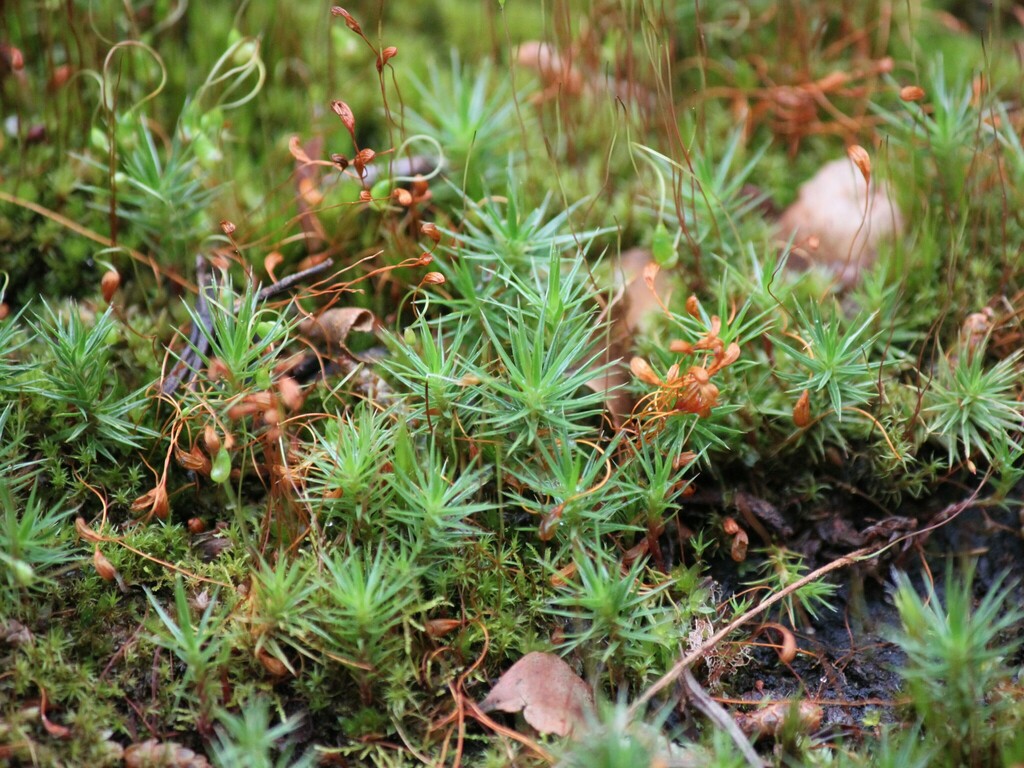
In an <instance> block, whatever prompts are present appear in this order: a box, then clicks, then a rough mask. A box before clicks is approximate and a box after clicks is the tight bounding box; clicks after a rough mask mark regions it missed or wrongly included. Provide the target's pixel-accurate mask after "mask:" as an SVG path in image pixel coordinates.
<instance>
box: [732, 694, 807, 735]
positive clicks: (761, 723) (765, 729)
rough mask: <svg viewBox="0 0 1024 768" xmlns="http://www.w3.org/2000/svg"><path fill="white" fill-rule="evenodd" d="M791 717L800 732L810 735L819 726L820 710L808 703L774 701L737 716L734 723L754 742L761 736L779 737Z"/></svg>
mask: <svg viewBox="0 0 1024 768" xmlns="http://www.w3.org/2000/svg"><path fill="white" fill-rule="evenodd" d="M791 713H792V714H791ZM791 716H792V717H794V718H795V719H796V722H795V724H796V726H797V727H798V729H799V730H800V731H802V732H803V733H811V732H812V731H816V730H817V729H818V726H820V725H821V717H822V709H821V707H819V706H818V705H817V704H812V703H811V702H809V701H801V702H799V703H794V702H791V701H775V702H772V703H771V704H768V705H767V706H764V707H762V708H761V709H756V710H754V711H753V712H747V713H745V714H740V715H737V716H736V723H737V724H738V725H739V727H740V729H741V730H742V731H743V732H744V733H745V734H747V735H748V736H750V737H751V738H752V739H753V740H754V741H756V740H757V739H759V738H761V737H763V736H772V737H777V736H779V735H780V734H781V733H782V732H783V728H784V726H785V725H786V724H787V722H792V721H791V720H790V717H791Z"/></svg>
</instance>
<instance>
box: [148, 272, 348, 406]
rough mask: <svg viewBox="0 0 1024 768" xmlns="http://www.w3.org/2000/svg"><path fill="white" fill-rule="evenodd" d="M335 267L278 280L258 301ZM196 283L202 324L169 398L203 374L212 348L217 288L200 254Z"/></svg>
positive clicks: (173, 377)
mask: <svg viewBox="0 0 1024 768" xmlns="http://www.w3.org/2000/svg"><path fill="white" fill-rule="evenodd" d="M333 265H334V262H333V261H332V260H331V259H325V260H324V261H322V262H320V263H319V264H317V265H316V266H313V267H310V268H309V269H304V270H302V271H301V272H296V273H295V274H293V275H289V276H288V277H286V278H284V279H282V280H278V281H277V282H276V283H273V284H271V285H268V286H267V287H266V288H263V289H261V290H260V291H259V292H258V293H257V294H256V298H257V300H259V301H266V300H267V299H269V298H270V297H272V296H276V295H277V294H279V293H283V292H284V291H287V290H288V289H290V288H291V287H292V286H294V285H296V284H298V283H300V282H302V281H303V280H306V279H308V278H310V277H312V276H313V275H316V274H319V273H320V272H323V271H324V270H326V269H329V268H330V267H332V266H333ZM196 281H197V282H198V283H199V293H198V296H197V297H196V315H197V316H198V318H199V322H198V323H193V324H192V330H191V331H190V332H189V335H188V344H187V346H186V348H185V349H184V350H183V351H182V354H181V357H180V358H179V360H178V363H177V364H176V365H175V366H174V371H173V372H172V373H171V374H170V375H169V376H168V377H167V378H166V379H164V382H163V384H162V385H161V386H160V391H161V392H162V393H163V394H164V395H165V396H170V395H173V394H174V392H175V391H176V390H177V389H178V387H180V386H181V385H182V384H185V385H188V384H190V383H191V382H192V380H193V379H194V378H195V377H196V376H197V375H198V374H199V361H200V360H201V359H202V357H203V355H205V354H206V352H207V351H208V350H209V348H210V334H211V332H212V328H213V317H212V314H211V312H210V301H209V293H208V292H209V289H210V288H211V287H212V286H213V285H214V282H213V280H212V279H211V277H210V271H209V264H208V263H207V261H206V259H205V258H204V257H203V256H202V255H201V254H200V255H198V256H196Z"/></svg>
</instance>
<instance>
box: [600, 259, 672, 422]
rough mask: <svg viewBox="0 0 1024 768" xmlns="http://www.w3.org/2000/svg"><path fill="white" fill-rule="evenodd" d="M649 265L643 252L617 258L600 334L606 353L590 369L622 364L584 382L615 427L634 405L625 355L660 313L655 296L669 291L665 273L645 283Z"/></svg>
mask: <svg viewBox="0 0 1024 768" xmlns="http://www.w3.org/2000/svg"><path fill="white" fill-rule="evenodd" d="M652 264H654V261H653V259H652V257H651V253H650V251H647V250H645V249H643V248H631V249H630V250H628V251H625V252H624V253H623V254H622V255H621V256H620V257H619V261H618V264H617V268H616V270H615V274H614V289H615V296H614V298H613V299H612V300H611V302H610V304H609V310H610V313H611V327H610V329H609V330H602V332H601V343H602V344H606V345H607V346H606V352H605V354H604V356H602V358H601V359H600V360H595V361H594V363H593V364H592V365H591V368H595V369H596V368H598V367H599V366H601V365H604V364H605V363H607V362H613V363H621V364H620V365H616V366H615V367H613V368H610V369H608V370H606V371H605V372H603V373H602V374H600V375H599V376H595V377H594V378H593V379H591V380H590V381H588V382H587V386H588V387H589V388H590V389H592V390H593V391H594V392H602V393H605V407H606V408H607V409H608V413H609V415H610V416H611V420H612V424H613V426H615V427H619V426H621V425H622V424H623V423H624V422H625V421H626V419H628V418H629V416H630V414H631V413H632V412H633V406H634V405H635V403H636V401H635V399H634V397H633V395H632V393H630V392H629V390H628V388H627V385H628V384H629V381H630V378H629V374H628V372H627V370H626V366H625V365H624V363H625V356H626V353H627V352H628V351H629V350H630V349H632V348H633V344H634V341H633V337H634V336H635V335H636V333H637V332H639V331H640V330H642V329H643V328H645V327H646V326H647V325H648V324H649V322H650V318H652V317H653V316H654V315H655V314H657V313H659V312H662V311H663V310H662V307H661V304H660V302H659V300H658V295H659V294H664V293H667V292H668V290H669V280H668V276H667V275H665V274H664V273H661V272H656V273H654V274H652V275H650V281H648V279H647V277H648V267H649V266H650V265H652ZM652 288H653V290H652Z"/></svg>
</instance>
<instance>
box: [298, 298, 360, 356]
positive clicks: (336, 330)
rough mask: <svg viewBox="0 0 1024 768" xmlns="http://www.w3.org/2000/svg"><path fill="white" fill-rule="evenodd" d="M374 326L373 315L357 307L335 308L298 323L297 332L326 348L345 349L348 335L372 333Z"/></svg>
mask: <svg viewBox="0 0 1024 768" xmlns="http://www.w3.org/2000/svg"><path fill="white" fill-rule="evenodd" d="M374 324H375V319H374V317H373V313H372V312H371V311H370V310H368V309H359V308H358V307H335V308H333V309H328V310H327V311H326V312H324V313H323V314H321V315H320V316H319V317H313V318H309V319H308V320H303V321H302V322H301V323H299V331H300V332H301V333H303V334H304V335H305V336H306V337H307V338H310V339H315V340H323V341H325V342H327V345H328V347H340V348H341V349H345V348H346V347H345V344H346V342H347V341H348V335H349V334H350V333H351V332H352V331H360V332H362V333H372V332H373V328H374Z"/></svg>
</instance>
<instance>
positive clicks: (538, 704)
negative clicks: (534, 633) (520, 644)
mask: <svg viewBox="0 0 1024 768" xmlns="http://www.w3.org/2000/svg"><path fill="white" fill-rule="evenodd" d="M480 709H482V710H483V711H484V712H492V711H494V710H499V711H501V712H522V713H523V717H524V718H525V719H526V722H527V723H529V724H530V725H532V726H533V727H534V728H536V729H537V730H538V731H539V732H540V733H553V734H556V735H558V736H566V735H568V734H569V733H571V732H572V731H573V729H575V728H577V727H581V726H582V725H583V724H584V723H585V721H586V719H587V715H588V714H589V713H591V712H592V711H593V709H594V694H593V693H592V692H591V690H590V686H589V685H587V684H586V683H585V682H584V681H583V680H582V679H581V678H580V676H579V675H577V674H576V673H575V672H573V670H572V667H570V666H569V665H568V664H566V663H565V662H564V661H562V659H561V658H559V657H558V656H556V655H555V654H553V653H540V652H537V651H535V652H533V653H528V654H526V655H525V656H523V658H521V659H520V660H519V661H517V662H516V663H515V664H513V665H512V666H511V667H509V669H508V670H507V671H506V672H505V674H503V675H502V676H501V677H500V678H499V679H498V682H497V683H495V685H494V687H493V688H492V689H491V692H490V693H489V694H487V698H485V699H484V700H483V701H482V702H480Z"/></svg>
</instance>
